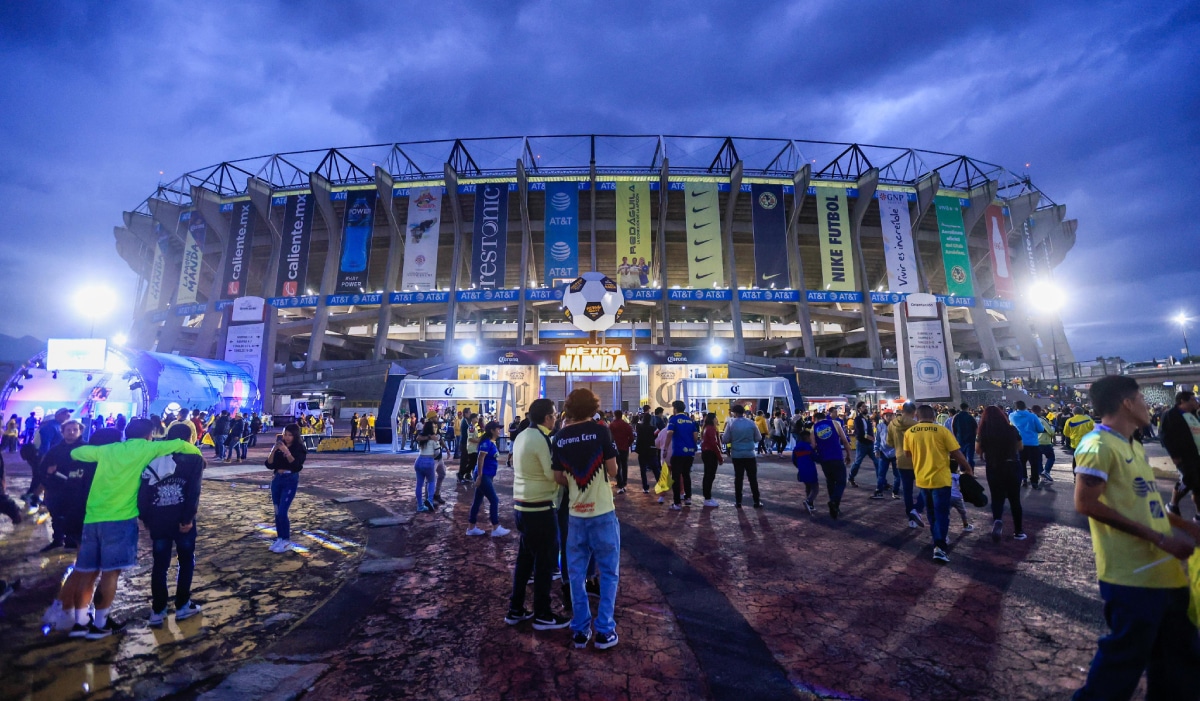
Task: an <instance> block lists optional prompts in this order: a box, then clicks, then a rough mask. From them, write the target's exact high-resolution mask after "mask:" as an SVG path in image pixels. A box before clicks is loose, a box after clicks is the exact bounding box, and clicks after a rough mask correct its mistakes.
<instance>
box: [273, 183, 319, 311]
mask: <svg viewBox="0 0 1200 701" xmlns="http://www.w3.org/2000/svg"><path fill="white" fill-rule="evenodd" d="M310 197H312V195H311V194H307V193H306V194H303V195H288V196H287V199H286V200H285V201H284V204H283V207H284V209H283V245H282V246H280V247H279V281H278V282H279V284H278V285H277V286H276V296H277V297H299V296H300V295H302V294H304V293H305V292H304V282H305V279H306V278H307V276H308V239H309V235H310V234H311V233H312V219H313V208H312V203H311V202H309V198H310Z"/></svg>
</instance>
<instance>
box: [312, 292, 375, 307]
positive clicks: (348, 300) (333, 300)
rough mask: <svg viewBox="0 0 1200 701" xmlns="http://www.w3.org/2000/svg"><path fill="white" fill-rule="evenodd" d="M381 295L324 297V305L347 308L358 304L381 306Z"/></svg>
mask: <svg viewBox="0 0 1200 701" xmlns="http://www.w3.org/2000/svg"><path fill="white" fill-rule="evenodd" d="M382 303H383V295H382V294H379V293H375V294H365V295H325V305H326V306H329V307H349V306H352V305H358V304H382Z"/></svg>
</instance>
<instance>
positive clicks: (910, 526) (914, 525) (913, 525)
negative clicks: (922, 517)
mask: <svg viewBox="0 0 1200 701" xmlns="http://www.w3.org/2000/svg"><path fill="white" fill-rule="evenodd" d="M908 527H909V528H920V526H918V525H917V522H916V521H914V520H912V519H911V518H910V519H908Z"/></svg>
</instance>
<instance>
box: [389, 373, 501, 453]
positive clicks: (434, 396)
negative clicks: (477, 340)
mask: <svg viewBox="0 0 1200 701" xmlns="http://www.w3.org/2000/svg"><path fill="white" fill-rule="evenodd" d="M513 392H514V389H513V386H512V383H511V382H507V381H505V380H421V379H417V378H412V379H410V378H407V377H406V378H404V379H403V380H401V381H400V387H399V388H397V390H396V394H397V396H396V401H395V402H394V403H393V405H392V424H391V425H392V426H395V425H396V420H397V419H398V418H399V417H400V408H401V407H403V406H404V403H405V400H408V399H415V400H417V401H422V400H437V401H440V402H447V401H455V402H457V401H464V402H470V401H479V400H481V399H485V400H495V401H498V402H499V403H500V406H499V411H498V412H497V413H496V415H497V416H498V417H499V421H500V423H501V424H502V425H507V423H506V421H509V420H511V417H510V416H509V413H510V409H509V406H508V405H509V401H510V397H512V396H513ZM418 408H419V409H420V410H421V411H424V406H420V407H418ZM456 428H457V427H456ZM505 435H507V433H506V434H505ZM400 447H401V446H400V432H399V431H392V452H393V453H399V452H400Z"/></svg>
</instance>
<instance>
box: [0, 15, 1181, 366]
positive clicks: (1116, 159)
mask: <svg viewBox="0 0 1200 701" xmlns="http://www.w3.org/2000/svg"><path fill="white" fill-rule="evenodd" d="M1198 45H1200V10H1198V9H1197V6H1196V5H1195V4H1194V3H1186V2H1175V3H1153V4H1148V3H1132V2H1130V3H1118V4H1112V3H1105V4H1096V3H1053V4H1052V3H1032V2H1027V3H941V4H932V5H931V4H928V3H927V4H923V5H921V6H920V7H916V6H899V5H896V4H895V3H874V4H863V3H841V2H826V3H796V4H767V3H754V4H744V3H728V4H711V5H704V4H700V3H677V4H671V5H664V4H661V3H647V2H626V3H603V4H601V3H595V4H586V5H585V4H583V3H552V2H535V3H487V4H485V3H443V4H436V5H431V4H428V3H424V4H415V3H413V4H405V5H401V6H397V5H393V4H389V3H364V2H358V3H322V2H301V3H295V2H292V3H274V4H265V3H242V4H237V5H228V6H224V7H222V6H219V5H218V4H202V5H199V4H188V5H187V6H176V5H173V4H168V3H147V4H136V3H74V4H70V3H68V4H59V5H53V6H52V5H49V4H38V3H7V4H4V5H3V6H0V59H2V60H3V65H4V66H5V67H6V70H5V71H3V72H0V96H3V97H4V99H5V104H6V105H7V106H8V108H7V109H6V110H4V111H3V112H0V133H3V134H4V136H5V142H4V145H5V148H4V149H2V150H0V204H3V206H4V208H5V211H6V216H5V218H4V219H3V220H2V221H3V222H4V223H3V225H2V226H3V227H4V228H3V229H0V241H2V242H3V244H4V245H3V251H2V252H0V260H2V261H3V263H4V264H5V269H6V270H7V271H9V278H8V292H9V294H8V295H7V297H8V299H9V301H10V304H11V305H12V306H13V307H14V308H15V309H19V310H20V313H14V314H9V315H7V316H6V317H5V318H4V319H3V321H2V322H0V331H2V332H4V333H9V334H16V335H22V334H24V333H34V334H37V335H41V336H46V335H51V334H59V333H78V332H79V331H78V329H79V322H78V319H77V318H76V317H75V316H74V314H73V313H65V314H62V313H60V314H55V313H54V312H53V310H54V308H55V305H56V304H59V303H61V300H63V299H64V298H65V297H67V296H68V293H69V288H71V287H73V286H74V285H77V284H81V283H82V282H84V281H87V280H92V279H96V280H106V281H108V282H110V283H111V284H112V285H113V286H114V287H115V288H117V289H118V290H120V291H122V292H124V293H126V295H127V296H128V294H131V291H132V289H133V287H134V283H135V280H134V279H133V277H132V275H131V274H130V273H129V272H128V268H127V266H126V265H125V264H124V263H123V262H122V261H121V260H120V259H119V258H118V257H117V256H116V254H115V252H114V251H113V247H112V239H111V235H110V233H109V232H110V231H111V227H112V225H114V224H119V223H120V212H121V211H122V210H124V209H130V208H133V207H134V206H136V205H137V204H138V202H140V201H141V200H142V199H143V198H144V197H145V196H146V195H147V194H149V193H150V192H151V191H152V190H153V189H154V186H155V184H156V183H157V182H159V181H160V180H170V179H172V178H174V177H176V176H178V175H179V174H181V173H183V172H185V171H188V170H192V169H195V168H199V167H201V166H205V165H208V164H211V163H215V162H219V161H221V160H232V159H235V158H240V157H246V156H254V155H260V154H265V153H271V152H274V151H282V150H294V149H306V148H322V147H329V146H343V145H353V144H359V143H376V142H387V141H392V140H411V139H421V138H438V137H456V136H490V135H519V134H537V133H638V134H646V133H649V134H657V133H684V134H686V133H695V134H718V135H724V134H734V135H746V136H778V137H791V138H801V139H829V140H839V141H858V142H863V143H877V144H889V145H898V146H911V147H917V148H926V149H931V150H939V151H947V152H951V153H965V154H968V155H971V156H974V157H977V158H980V159H983V160H986V161H990V162H994V163H1000V164H1003V165H1005V166H1007V167H1009V168H1011V169H1014V170H1017V171H1021V170H1024V169H1025V166H1024V164H1025V163H1026V162H1028V163H1030V164H1031V165H1030V167H1029V169H1028V171H1029V174H1030V175H1031V176H1032V177H1033V179H1034V181H1035V182H1036V183H1037V184H1038V185H1039V186H1040V187H1041V188H1042V189H1044V190H1045V191H1046V192H1047V193H1048V194H1049V195H1050V197H1052V198H1053V199H1054V200H1055V201H1058V202H1061V203H1065V204H1066V205H1067V212H1068V216H1069V217H1072V218H1077V219H1079V220H1080V227H1079V240H1078V244H1077V245H1076V247H1075V249H1074V250H1073V251H1072V252H1071V253H1070V255H1069V256H1068V257H1067V261H1066V263H1065V264H1064V265H1062V266H1061V267H1060V269H1059V271H1058V278H1059V281H1060V284H1061V285H1062V286H1063V287H1064V288H1066V289H1067V290H1068V291H1069V294H1070V299H1071V302H1070V304H1069V306H1068V308H1067V309H1066V310H1065V312H1064V317H1065V320H1066V322H1067V326H1068V330H1069V333H1070V337H1071V340H1072V342H1073V345H1074V347H1075V349H1076V351H1077V353H1078V355H1079V356H1080V357H1085V358H1086V357H1094V356H1095V355H1097V354H1100V353H1105V354H1109V353H1124V354H1126V355H1128V356H1134V357H1148V356H1150V355H1155V354H1157V355H1159V356H1162V355H1165V354H1166V353H1168V352H1177V348H1176V347H1177V346H1178V345H1179V343H1178V341H1176V340H1175V339H1176V338H1177V336H1178V331H1177V329H1176V328H1173V327H1172V326H1171V325H1170V324H1169V323H1168V322H1167V321H1166V319H1167V317H1169V316H1170V315H1173V314H1174V313H1176V312H1177V311H1178V310H1180V309H1188V310H1189V311H1191V312H1192V313H1193V314H1196V315H1200V297H1198V296H1197V294H1196V293H1195V292H1194V291H1193V290H1195V284H1194V282H1192V281H1193V279H1194V270H1195V268H1196V264H1197V262H1198V261H1200V226H1198V225H1197V224H1196V223H1195V221H1196V217H1195V216H1194V215H1193V213H1192V210H1193V209H1194V207H1195V202H1196V197H1195V193H1196V192H1197V190H1198V188H1197V185H1200V183H1198V178H1197V176H1196V174H1195V172H1196V171H1195V163H1196V160H1197V156H1198V155H1200V153H1197V151H1200V146H1198V145H1197V144H1200V138H1198V137H1200V120H1197V119H1196V117H1195V115H1196V114H1200V65H1198V64H1200V52H1197V51H1196V50H1195V47H1196V46H1198ZM480 148H481V149H482V148H484V146H483V145H480ZM817 151H820V150H819V149H817ZM671 155H672V157H673V160H674V159H677V158H678V159H686V158H689V157H690V158H705V157H707V158H711V155H707V154H687V153H677V154H671ZM817 155H819V156H820V157H822V158H825V157H826V154H824V153H819V154H817ZM828 155H829V156H832V155H833V154H832V153H831V154H828ZM433 157H437V154H436V153H435V154H433ZM488 157H494V158H497V159H501V158H503V159H511V156H510V155H508V154H489V155H488ZM814 157H817V156H816V155H814ZM819 165H823V163H821V164H819ZM160 170H161V171H163V172H164V175H162V176H160V175H159V171H160ZM59 244H62V245H59ZM84 251H86V252H87V253H86V255H85V254H83V253H82V252H84ZM128 315H129V312H128V309H123V310H121V311H120V312H118V313H117V314H116V315H114V320H113V321H112V322H111V324H110V325H111V327H112V329H113V330H116V329H117V328H118V327H120V326H122V325H123V324H124V323H125V322H126V320H127V319H128Z"/></svg>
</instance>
